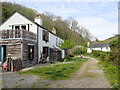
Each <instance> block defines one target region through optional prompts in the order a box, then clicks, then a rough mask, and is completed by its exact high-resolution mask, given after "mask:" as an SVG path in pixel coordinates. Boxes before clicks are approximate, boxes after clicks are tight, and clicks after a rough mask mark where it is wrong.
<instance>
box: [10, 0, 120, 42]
mask: <svg viewBox="0 0 120 90" xmlns="http://www.w3.org/2000/svg"><path fill="white" fill-rule="evenodd" d="M8 1H9V0H8ZM13 1H14V0H13ZM14 2H15V1H14ZM16 2H17V3H19V4H22V5H24V6H26V7H29V8H32V9H35V10H37V11H38V12H40V13H43V12H46V11H47V12H52V13H53V14H55V15H57V16H61V17H62V18H63V19H68V18H69V17H72V18H74V19H76V20H77V21H78V22H79V25H82V26H84V27H85V28H87V29H88V30H89V31H90V32H91V33H92V34H93V35H94V36H96V37H97V38H98V39H99V40H104V39H106V38H109V37H111V36H113V35H114V34H117V33H118V0H86V1H85V2H83V1H82V0H44V1H43V0H39V1H38V0H34V1H30V0H29V2H28V1H26V0H21V1H20V0H19V1H18V0H16Z"/></svg>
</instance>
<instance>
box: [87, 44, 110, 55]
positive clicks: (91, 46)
mask: <svg viewBox="0 0 120 90" xmlns="http://www.w3.org/2000/svg"><path fill="white" fill-rule="evenodd" d="M92 50H101V51H105V52H110V45H109V43H108V42H105V43H95V44H89V42H88V48H87V52H88V53H91V52H92Z"/></svg>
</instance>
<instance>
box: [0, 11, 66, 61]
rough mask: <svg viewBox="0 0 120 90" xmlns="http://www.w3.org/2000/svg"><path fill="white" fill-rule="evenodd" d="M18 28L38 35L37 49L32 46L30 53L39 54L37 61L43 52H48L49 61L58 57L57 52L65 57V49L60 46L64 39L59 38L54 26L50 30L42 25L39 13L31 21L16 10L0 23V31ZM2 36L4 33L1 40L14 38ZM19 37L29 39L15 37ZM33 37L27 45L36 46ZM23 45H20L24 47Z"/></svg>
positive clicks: (0, 37)
mask: <svg viewBox="0 0 120 90" xmlns="http://www.w3.org/2000/svg"><path fill="white" fill-rule="evenodd" d="M17 29H20V30H22V29H24V30H25V31H28V32H32V33H34V34H36V35H37V40H36V42H37V46H36V47H37V51H35V50H32V49H35V48H34V47H30V53H36V54H37V60H38V61H37V62H40V60H41V55H42V54H46V56H47V61H49V60H50V59H54V58H52V57H54V56H56V57H57V55H56V53H55V52H58V53H59V55H58V57H60V56H61V57H62V58H64V57H65V54H64V50H61V49H60V48H59V47H58V45H59V43H60V42H64V40H62V39H61V38H59V37H58V36H57V35H56V30H55V28H53V30H52V31H49V30H47V29H46V28H44V27H42V19H41V17H40V16H39V15H37V17H35V20H34V21H31V20H30V19H29V18H27V17H26V16H24V15H23V14H21V13H19V12H17V11H15V12H14V13H13V14H12V15H11V16H10V17H9V18H8V19H7V20H6V21H5V22H3V23H2V24H1V25H0V31H3V30H13V31H14V30H17ZM14 33H16V32H14ZM14 33H13V34H14ZM21 33H22V32H21ZM8 34H9V33H8ZM4 35H6V34H4ZM25 35H28V34H25ZM30 35H31V34H30ZM28 36H29V35H28ZM31 36H32V35H31ZM2 37H3V35H0V41H5V40H13V38H10V37H9V38H7V39H3V38H2ZM26 37H27V36H26ZM29 37H30V36H29ZM17 39H19V40H20V39H21V40H23V39H24V40H28V41H29V38H27V39H26V38H21V37H19V38H14V40H17ZM32 39H33V38H32ZM32 39H31V41H29V42H30V43H29V42H27V44H26V45H31V46H34V45H35V44H34V43H31V42H32V41H35V40H32ZM1 43H2V42H1ZM0 45H1V46H2V44H0ZM22 46H23V45H21V46H20V47H22ZM22 48H23V47H22ZM24 49H25V48H23V50H24ZM1 50H2V49H1ZM1 50H0V51H1ZM1 52H2V51H1ZM54 54H55V55H54ZM2 55H3V54H1V56H2ZM14 56H15V55H14ZM21 56H24V54H23V53H22V54H21ZM33 56H34V55H33ZM31 57H32V56H31Z"/></svg>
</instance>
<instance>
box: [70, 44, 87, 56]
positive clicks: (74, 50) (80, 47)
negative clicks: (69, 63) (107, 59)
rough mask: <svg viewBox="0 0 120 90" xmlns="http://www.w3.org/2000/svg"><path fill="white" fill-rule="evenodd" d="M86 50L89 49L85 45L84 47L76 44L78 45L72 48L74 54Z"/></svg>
mask: <svg viewBox="0 0 120 90" xmlns="http://www.w3.org/2000/svg"><path fill="white" fill-rule="evenodd" d="M86 51H87V49H86V48H85V47H82V46H76V47H74V48H72V49H71V53H72V54H74V55H79V54H85V53H86Z"/></svg>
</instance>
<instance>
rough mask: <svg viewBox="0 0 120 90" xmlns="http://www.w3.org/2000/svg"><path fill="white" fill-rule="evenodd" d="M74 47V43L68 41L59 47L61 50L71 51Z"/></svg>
mask: <svg viewBox="0 0 120 90" xmlns="http://www.w3.org/2000/svg"><path fill="white" fill-rule="evenodd" d="M74 46H75V43H74V42H71V41H69V40H65V41H64V42H61V43H60V45H59V47H60V48H61V49H71V48H73V47H74Z"/></svg>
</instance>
